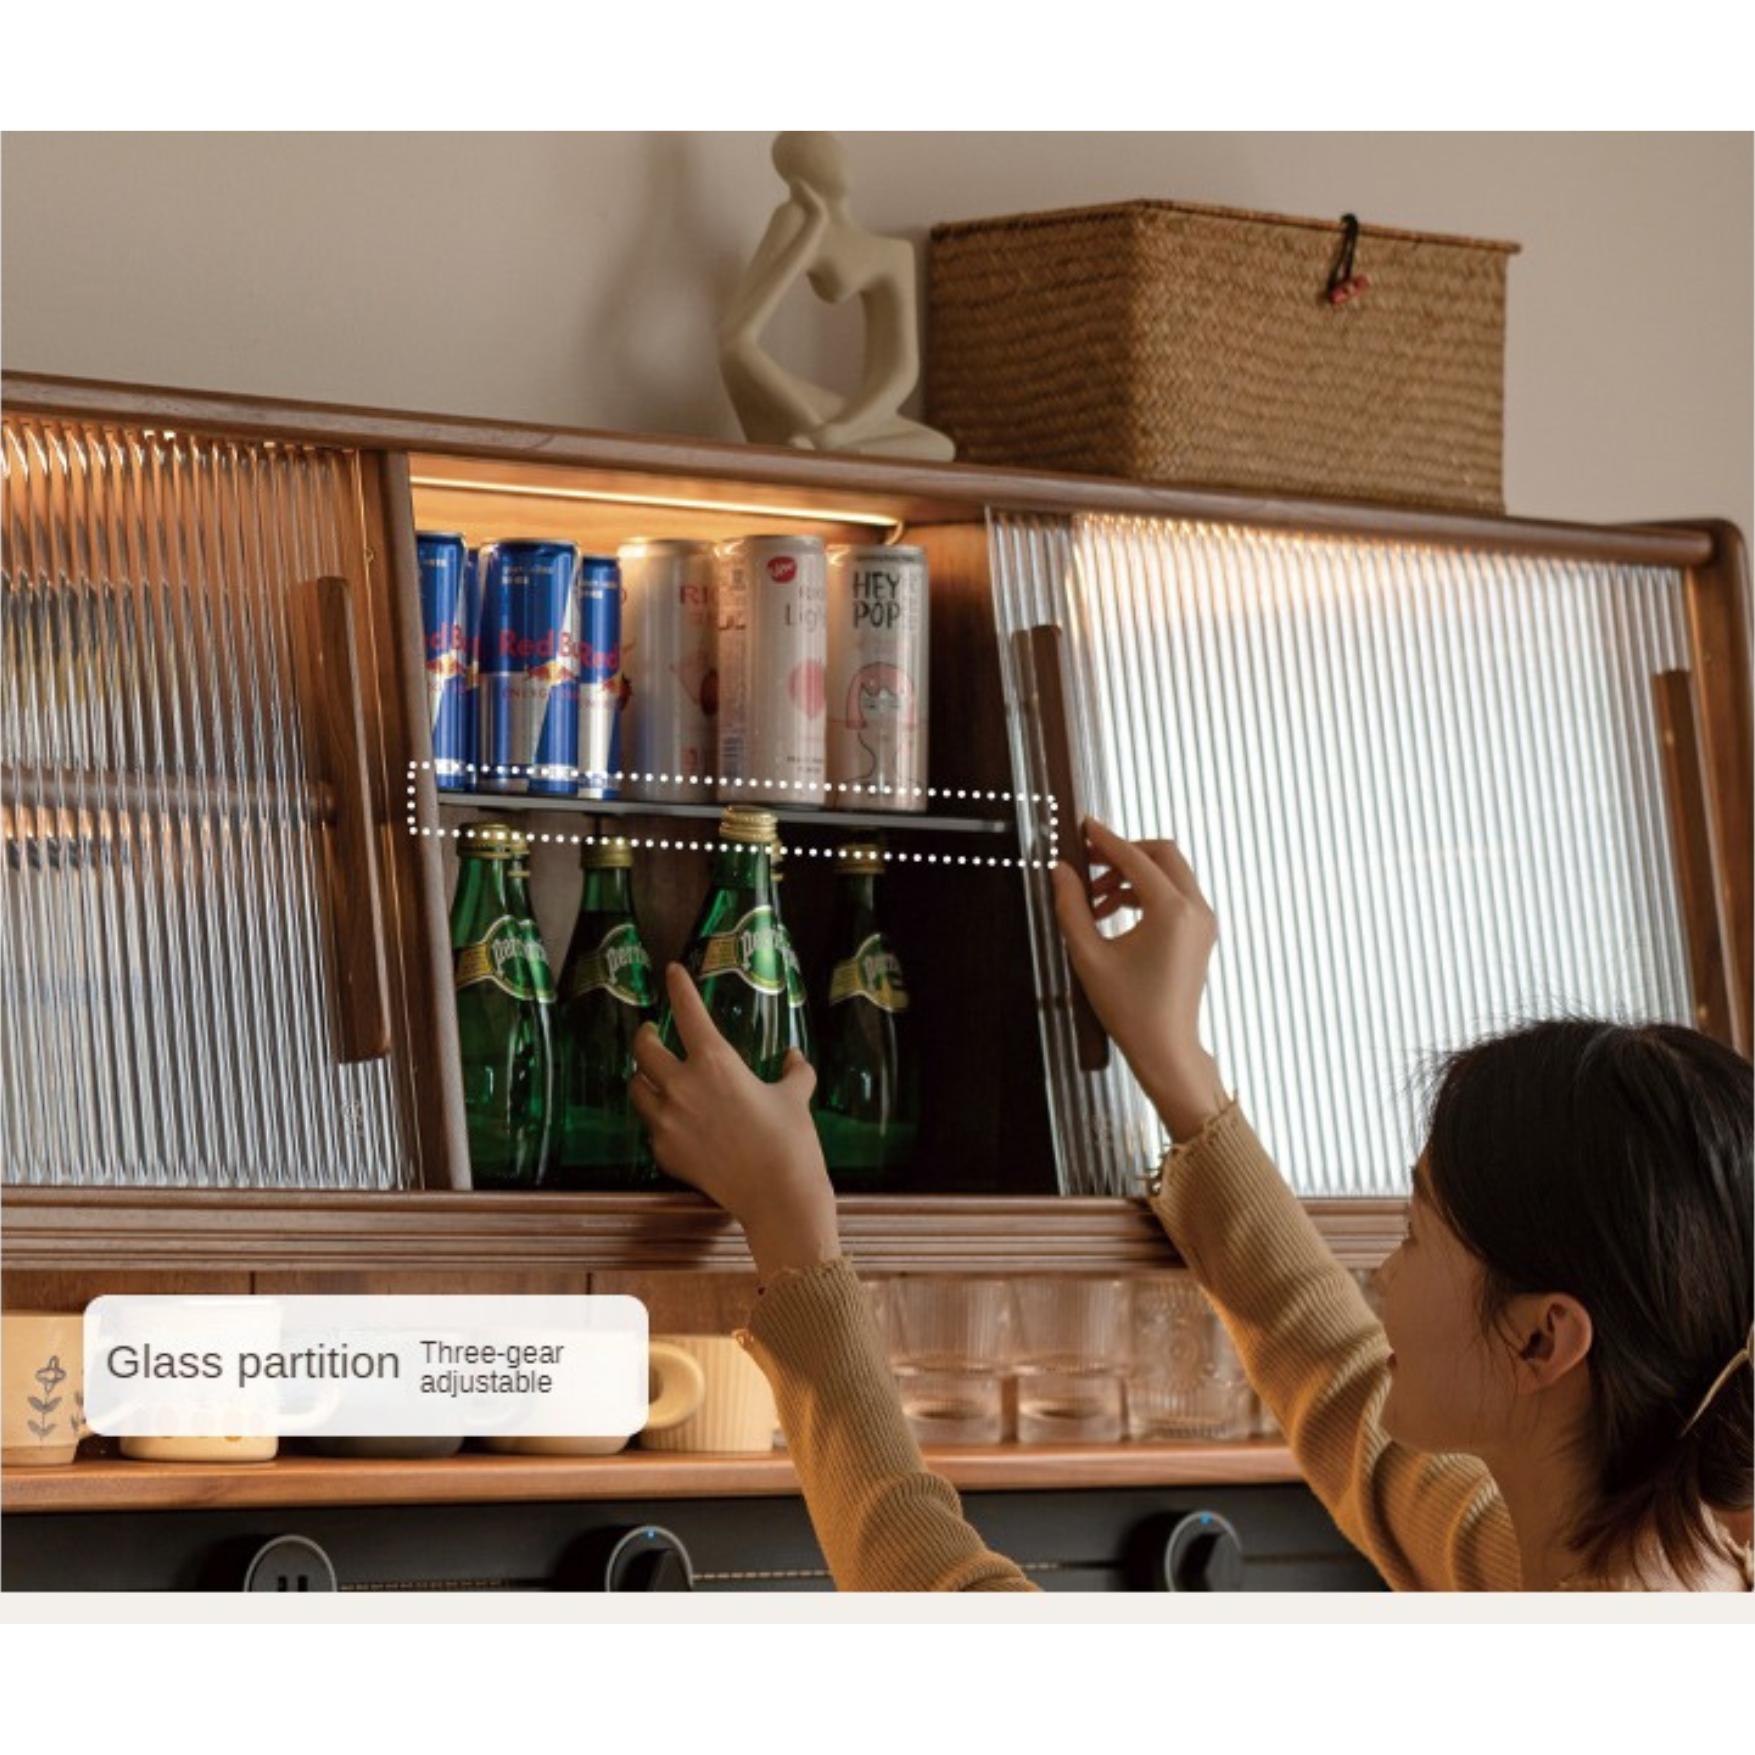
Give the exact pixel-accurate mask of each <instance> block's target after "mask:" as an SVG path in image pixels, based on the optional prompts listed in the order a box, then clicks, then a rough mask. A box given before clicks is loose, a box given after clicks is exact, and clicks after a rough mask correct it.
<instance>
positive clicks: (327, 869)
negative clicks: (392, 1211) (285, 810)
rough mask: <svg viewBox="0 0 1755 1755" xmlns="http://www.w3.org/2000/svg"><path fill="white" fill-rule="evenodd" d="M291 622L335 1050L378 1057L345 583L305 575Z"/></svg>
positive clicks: (386, 1021)
mask: <svg viewBox="0 0 1755 1755" xmlns="http://www.w3.org/2000/svg"><path fill="white" fill-rule="evenodd" d="M292 622H293V628H294V640H295V645H296V647H297V651H298V675H297V678H296V688H297V692H298V699H299V705H300V709H301V712H302V715H303V718H304V722H305V730H306V747H307V752H308V755H309V760H310V763H311V768H312V775H311V777H312V780H313V782H314V784H315V786H316V788H317V790H318V796H319V798H320V799H321V800H322V804H323V808H322V809H321V810H319V812H318V813H317V820H318V825H319V826H318V828H317V831H316V833H317V840H318V845H319V846H320V848H321V849H322V861H323V889H324V892H325V894H326V897H327V900H328V904H329V905H328V907H327V908H326V909H325V910H324V918H325V920H326V922H327V924H328V935H327V936H328V942H329V949H330V960H329V961H330V969H329V973H330V991H331V992H332V993H333V994H334V996H335V1002H336V1004H335V1024H336V1037H337V1042H338V1044H339V1054H338V1058H339V1059H341V1060H343V1061H359V1060H379V1059H382V1058H383V1056H385V1055H386V1054H388V1053H389V1052H390V1007H389V999H388V987H389V983H388V980H387V977H386V973H385V962H384V924H383V923H384V916H383V909H382V906H381V904H380V896H379V888H378V855H377V848H376V847H375V845H374V843H373V829H372V811H371V792H370V786H369V782H368V779H367V774H366V738H365V712H364V709H363V708H362V706H361V702H360V683H359V665H358V661H357V651H356V648H355V645H354V630H353V596H352V592H351V590H350V588H349V586H348V582H347V581H346V580H345V579H340V578H334V577H324V578H319V579H307V580H303V581H301V582H300V583H299V584H298V585H297V586H295V588H294V590H293V593H292Z"/></svg>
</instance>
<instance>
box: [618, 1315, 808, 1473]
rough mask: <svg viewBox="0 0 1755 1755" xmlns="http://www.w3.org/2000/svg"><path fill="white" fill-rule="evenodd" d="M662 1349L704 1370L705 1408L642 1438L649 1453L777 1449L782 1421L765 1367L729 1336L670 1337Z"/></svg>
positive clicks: (753, 1452)
mask: <svg viewBox="0 0 1755 1755" xmlns="http://www.w3.org/2000/svg"><path fill="white" fill-rule="evenodd" d="M660 1344H663V1345H667V1346H672V1347H680V1348H682V1349H683V1351H684V1352H686V1353H688V1354H690V1355H691V1356H692V1357H693V1358H694V1359H695V1360H696V1361H697V1362H698V1363H699V1365H700V1369H701V1373H702V1376H703V1378H704V1380H705V1382H706V1393H705V1394H704V1395H703V1396H702V1398H701V1405H700V1406H699V1407H698V1408H697V1409H696V1410H695V1411H694V1412H693V1413H692V1414H690V1415H689V1416H688V1418H687V1419H684V1420H681V1421H678V1422H677V1423H676V1424H675V1425H671V1426H667V1427H665V1428H664V1429H663V1430H662V1431H657V1430H654V1429H653V1428H651V1427H648V1428H647V1429H646V1431H644V1432H642V1433H641V1434H640V1443H641V1445H642V1446H643V1447H644V1448H645V1449H647V1450H702V1451H742V1452H745V1453H750V1454H759V1453H761V1452H764V1451H770V1450H772V1449H773V1448H774V1429H775V1428H776V1427H777V1426H778V1425H779V1423H780V1421H779V1416H778V1415H777V1414H776V1412H775V1410H774V1392H773V1391H772V1390H771V1389H770V1388H769V1387H768V1380H767V1378H766V1377H765V1376H763V1374H762V1368H761V1366H760V1365H758V1364H757V1363H756V1362H755V1360H754V1359H752V1358H751V1357H750V1356H749V1354H748V1353H746V1352H745V1351H744V1349H743V1347H742V1346H741V1345H740V1344H739V1343H738V1342H737V1341H735V1340H733V1339H732V1337H731V1336H730V1335H666V1336H665V1337H664V1340H663V1343H660V1342H657V1341H654V1342H653V1345H654V1346H658V1345H660Z"/></svg>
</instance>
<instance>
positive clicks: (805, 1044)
mask: <svg viewBox="0 0 1755 1755" xmlns="http://www.w3.org/2000/svg"><path fill="white" fill-rule="evenodd" d="M770 869H771V870H772V872H773V875H774V924H775V925H776V926H777V927H778V928H779V932H780V954H781V955H782V956H783V957H784V958H785V960H786V1030H787V1037H786V1040H787V1046H788V1047H791V1048H796V1049H797V1050H798V1052H799V1053H800V1054H802V1055H803V1056H804V1058H805V1059H806V1060H808V1061H810V1062H811V1063H812V1064H813V1065H814V1064H815V1063H816V1054H815V1052H814V1051H813V1050H812V1048H811V1029H810V1003H809V1001H808V999H807V998H806V995H805V988H804V970H803V969H802V968H800V967H799V962H798V952H797V950H796V949H795V948H794V946H793V943H792V933H791V930H790V929H789V928H788V927H787V924H786V921H785V918H784V916H783V914H782V912H781V907H780V890H781V887H782V885H784V883H785V882H786V849H785V848H784V847H783V846H782V845H781V844H780V842H779V840H778V838H776V840H775V842H774V852H773V858H772V860H771V861H770Z"/></svg>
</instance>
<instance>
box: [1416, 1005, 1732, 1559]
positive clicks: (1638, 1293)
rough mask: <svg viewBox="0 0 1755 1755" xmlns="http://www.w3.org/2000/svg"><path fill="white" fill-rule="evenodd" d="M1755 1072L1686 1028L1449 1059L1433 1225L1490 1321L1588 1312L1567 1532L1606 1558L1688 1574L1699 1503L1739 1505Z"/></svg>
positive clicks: (1526, 1033)
mask: <svg viewBox="0 0 1755 1755" xmlns="http://www.w3.org/2000/svg"><path fill="white" fill-rule="evenodd" d="M1752 1111H1755V1069H1752V1068H1751V1066H1750V1064H1749V1062H1748V1061H1746V1060H1744V1059H1743V1058H1742V1057H1741V1056H1739V1055H1737V1054H1735V1053H1733V1052H1732V1051H1731V1050H1730V1049H1729V1048H1726V1047H1725V1046H1724V1045H1723V1044H1722V1043H1719V1042H1716V1041H1714V1040H1713V1039H1712V1038H1711V1037H1709V1036H1703V1035H1701V1034H1700V1033H1699V1032H1697V1031H1694V1030H1687V1029H1683V1028H1681V1027H1680V1026H1678V1025H1671V1024H1650V1025H1643V1026H1638V1027H1631V1026H1626V1025H1620V1024H1611V1023H1603V1022H1600V1021H1589V1020H1573V1019H1565V1020H1559V1021H1554V1022H1547V1023H1537V1024H1530V1025H1525V1026H1523V1027H1522V1028H1519V1029H1516V1030H1513V1031H1511V1032H1509V1033H1508V1034H1505V1035H1502V1036H1495V1037H1492V1038H1489V1039H1488V1040H1486V1041H1483V1042H1479V1043H1477V1044H1475V1045H1474V1046H1473V1047H1470V1048H1466V1049H1464V1050H1463V1051H1462V1052H1460V1053H1459V1054H1456V1055H1455V1056H1453V1057H1452V1058H1451V1059H1450V1060H1449V1061H1448V1062H1447V1063H1446V1064H1445V1065H1444V1067H1443V1068H1442V1071H1441V1075H1440V1082H1439V1084H1438V1088H1437V1094H1436V1096H1435V1098H1434V1100H1433V1103H1432V1112H1431V1125H1430V1131H1429V1134H1428V1138H1427V1145H1426V1165H1427V1174H1428V1178H1429V1186H1430V1189H1431V1193H1432V1198H1433V1202H1434V1204H1435V1206H1436V1208H1437V1210H1438V1212H1439V1214H1440V1215H1441V1216H1442V1218H1443V1219H1444V1221H1445V1223H1446V1224H1448V1225H1449V1226H1450V1228H1451V1229H1452V1230H1453V1231H1454V1232H1455V1233H1456V1235H1457V1236H1458V1237H1459V1238H1460V1239H1461V1240H1462V1242H1463V1243H1464V1244H1465V1245H1466V1246H1467V1248H1468V1249H1469V1250H1470V1251H1471V1252H1472V1253H1473V1254H1475V1255H1476V1256H1478V1257H1479V1258H1480V1260H1481V1262H1482V1263H1483V1264H1484V1267H1485V1270H1486V1271H1485V1274H1484V1275H1483V1291H1482V1305H1483V1308H1482V1312H1481V1316H1482V1323H1483V1328H1484V1329H1485V1328H1486V1327H1487V1326H1488V1325H1490V1324H1492V1323H1493V1322H1494V1321H1495V1320H1496V1319H1497V1318H1498V1317H1499V1316H1500V1314H1501V1313H1502V1311H1503V1309H1504V1307H1505V1304H1506V1302H1507V1300H1509V1299H1510V1298H1513V1297H1515V1296H1517V1295H1519V1294H1520V1293H1541V1292H1564V1293H1567V1294H1568V1295H1570V1296H1571V1297H1574V1298H1576V1299H1577V1300H1578V1301H1579V1302H1580V1303H1581V1304H1582V1305H1583V1306H1584V1307H1585V1309H1586V1310H1588V1311H1589V1312H1590V1318H1591V1328H1592V1337H1593V1338H1592V1341H1591V1349H1590V1355H1589V1359H1588V1365H1589V1370H1590V1381H1591V1411H1590V1418H1589V1423H1588V1426H1587V1428H1586V1430H1585V1431H1584V1432H1583V1433H1582V1434H1581V1435H1580V1443H1581V1446H1582V1447H1583V1453H1584V1455H1585V1457H1586V1458H1587V1459H1588V1462H1589V1466H1590V1467H1591V1469H1592V1470H1593V1471H1594V1474H1595V1478H1596V1482H1597V1488H1598V1492H1597V1496H1596V1498H1595V1500H1594V1501H1593V1502H1592V1503H1591V1504H1589V1505H1587V1506H1586V1507H1584V1508H1583V1510H1582V1511H1581V1513H1580V1516H1579V1519H1578V1522H1577V1525H1576V1528H1575V1531H1574V1540H1575V1542H1576V1543H1577V1544H1578V1545H1579V1546H1580V1547H1581V1548H1582V1550H1583V1552H1584V1553H1585V1555H1586V1557H1587V1563H1588V1564H1589V1565H1590V1566H1591V1567H1592V1568H1593V1569H1598V1568H1603V1567H1607V1566H1609V1565H1611V1564H1613V1563H1614V1562H1615V1561H1616V1560H1617V1559H1629V1558H1630V1559H1631V1560H1632V1561H1633V1563H1634V1564H1635V1565H1637V1564H1638V1555H1639V1553H1640V1551H1641V1548H1642V1546H1643V1544H1644V1542H1645V1541H1647V1540H1649V1539H1650V1538H1651V1537H1655V1538H1656V1540H1657V1541H1658V1543H1659V1544H1660V1545H1661V1547H1662V1550H1663V1553H1664V1556H1665V1558H1666V1559H1667V1560H1668V1562H1669V1564H1670V1565H1671V1566H1672V1567H1673V1568H1674V1569H1675V1571H1676V1572H1677V1573H1678V1575H1679V1576H1681V1577H1682V1578H1684V1579H1685V1580H1693V1579H1695V1578H1697V1577H1698V1576H1699V1570H1700V1563H1701V1555H1702V1551H1703V1549H1704V1548H1705V1547H1706V1545H1707V1531H1706V1527H1705V1518H1706V1513H1705V1511H1704V1509H1703V1508H1704V1507H1705V1506H1716V1507H1718V1508H1720V1509H1722V1510H1726V1511H1746V1510H1748V1508H1749V1504H1750V1488H1751V1432H1752V1430H1755V1410H1752V1403H1755V1387H1752V1383H1755V1379H1752V1376H1751V1371H1750V1368H1749V1365H1748V1363H1747V1362H1745V1363H1744V1364H1743V1365H1742V1366H1741V1368H1740V1369H1738V1370H1736V1371H1734V1372H1733V1373H1732V1374H1731V1376H1730V1378H1729V1379H1728V1380H1727V1381H1726V1382H1725V1383H1724V1384H1723V1385H1722V1386H1721V1388H1720V1389H1719V1391H1718V1393H1717V1394H1716V1395H1715V1396H1714V1397H1713V1399H1712V1404H1711V1406H1710V1407H1708V1408H1707V1409H1706V1411H1705V1412H1704V1413H1703V1414H1702V1415H1701V1417H1700V1419H1699V1420H1698V1421H1697V1422H1696V1423H1695V1425H1694V1426H1693V1427H1692V1428H1689V1429H1688V1430H1686V1431H1684V1427H1686V1426H1687V1422H1688V1420H1689V1417H1690V1415H1692V1414H1693V1412H1694V1410H1695V1409H1696V1408H1697V1407H1698V1406H1699V1404H1700V1400H1701V1398H1702V1397H1703V1396H1704V1395H1705V1394H1706V1392H1707V1390H1708V1389H1709V1388H1710V1386H1711V1384H1712V1382H1713V1380H1714V1378H1716V1377H1717V1376H1718V1375H1719V1373H1720V1372H1721V1371H1722V1370H1723V1369H1724V1367H1725V1365H1726V1364H1727V1363H1728V1362H1729V1360H1730V1359H1731V1357H1732V1355H1733V1354H1735V1353H1736V1352H1737V1350H1738V1349H1739V1348H1740V1347H1742V1346H1743V1345H1744V1343H1745V1341H1746V1339H1747V1338H1748V1335H1749V1322H1750V1302H1751V1295H1752V1294H1751V1284H1752V1280H1755V1267H1752V1265H1751V1263H1752V1260H1755V1242H1752V1239H1751V1230H1752V1227H1755V1218H1752V1213H1755V1190H1752V1187H1751V1170H1750V1135H1751V1126H1752Z"/></svg>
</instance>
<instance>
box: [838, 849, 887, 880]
mask: <svg viewBox="0 0 1755 1755" xmlns="http://www.w3.org/2000/svg"><path fill="white" fill-rule="evenodd" d="M835 869H836V871H839V872H845V873H847V874H849V875H853V876H863V875H865V874H867V873H869V874H870V875H871V876H873V877H882V876H883V872H884V850H883V848H881V847H880V846H879V845H878V844H877V843H876V842H875V841H848V842H846V843H845V844H844V845H842V846H840V847H837V848H836V849H835Z"/></svg>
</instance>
